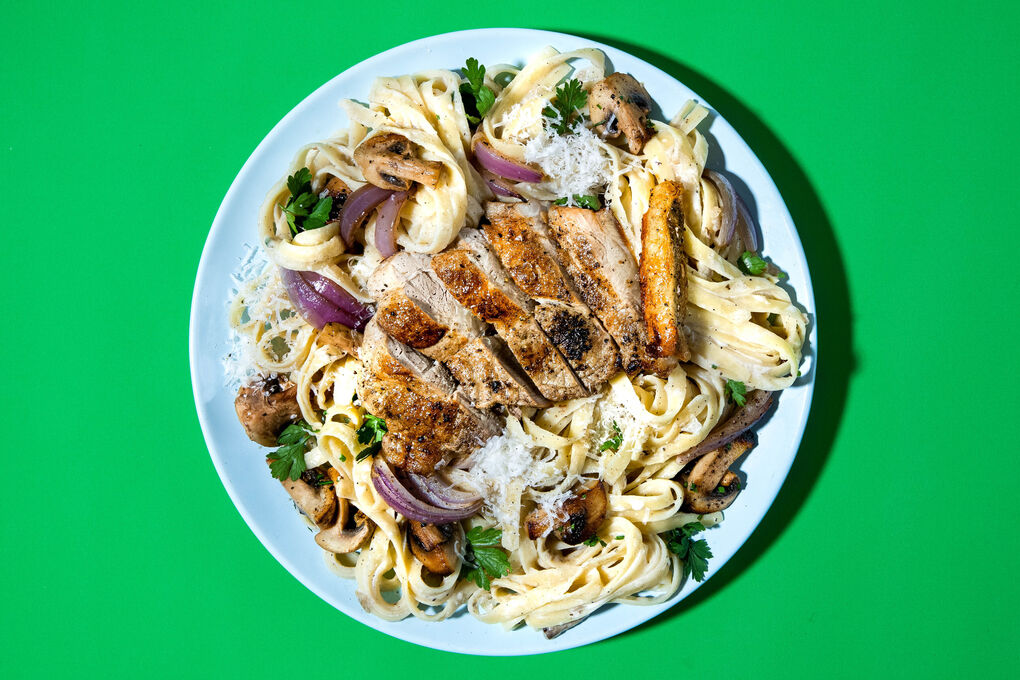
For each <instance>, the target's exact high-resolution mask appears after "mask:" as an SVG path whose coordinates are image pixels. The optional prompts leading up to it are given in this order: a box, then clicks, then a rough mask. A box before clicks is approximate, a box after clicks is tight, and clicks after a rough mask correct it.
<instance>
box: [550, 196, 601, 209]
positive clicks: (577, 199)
mask: <svg viewBox="0 0 1020 680" xmlns="http://www.w3.org/2000/svg"><path fill="white" fill-rule="evenodd" d="M572 198H573V199H574V203H575V204H576V205H578V206H580V207H582V208H587V209H588V210H601V209H602V201H600V200H599V197H598V196H592V195H591V194H584V195H583V196H582V195H581V194H574V195H573V196H572ZM569 202H570V201H569V200H568V199H567V197H566V196H564V197H563V198H557V199H556V200H555V201H553V204H554V205H566V204H567V203H569Z"/></svg>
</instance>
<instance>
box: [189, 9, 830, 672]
mask: <svg viewBox="0 0 1020 680" xmlns="http://www.w3.org/2000/svg"><path fill="white" fill-rule="evenodd" d="M485 34H494V35H498V36H499V39H501V40H506V39H508V38H510V39H512V36H513V35H514V34H517V35H522V34H523V35H527V36H528V38H542V39H544V40H547V44H550V45H556V42H555V41H556V40H557V39H566V40H568V41H571V42H573V41H582V42H584V43H585V44H586V46H590V47H594V48H597V49H599V50H601V51H602V52H603V53H604V54H606V55H607V56H609V57H610V58H611V54H612V53H614V52H618V53H621V54H625V55H627V56H628V57H630V58H632V59H634V60H636V61H639V62H640V63H641V64H642V65H643V66H644V67H645V68H647V69H649V70H650V71H654V72H657V73H658V74H659V75H660V76H661V77H663V78H666V79H668V80H670V81H672V82H675V83H678V84H679V85H680V86H682V87H683V88H685V89H687V90H690V91H691V92H694V90H693V89H692V88H690V87H689V86H687V85H686V84H684V83H683V82H682V81H680V80H679V79H678V78H676V77H674V76H672V75H670V74H669V73H667V72H666V71H664V70H662V69H660V68H659V67H657V66H656V65H654V64H652V63H649V62H648V61H646V60H644V59H642V58H640V57H638V56H636V55H633V54H631V53H629V52H627V51H626V50H625V49H622V48H618V47H614V46H612V45H608V44H605V43H602V42H600V41H598V40H595V39H593V38H590V37H588V36H584V35H576V34H571V33H565V32H560V31H549V30H543V29H533V28H519V27H489V28H475V29H466V30H460V31H449V32H446V33H438V34H435V35H430V36H425V37H422V38H418V39H416V40H412V41H410V42H406V43H402V44H400V45H395V46H393V47H391V48H389V49H386V50H384V51H382V52H378V53H376V54H374V55H372V56H370V57H368V58H366V59H363V60H362V61H360V62H358V63H356V64H352V65H351V66H349V67H348V68H346V69H344V70H343V71H341V72H339V73H337V74H336V75H335V76H333V77H332V78H330V79H329V80H327V81H326V82H325V83H323V84H321V85H320V86H319V87H317V88H315V89H314V90H313V91H312V92H310V93H309V94H308V95H306V96H305V97H304V98H303V99H302V100H301V101H300V102H299V103H298V104H296V105H295V106H294V107H293V108H291V109H290V110H289V111H288V112H287V113H286V114H285V115H284V116H283V118H281V119H280V120H279V121H278V122H277V123H276V124H275V125H274V126H273V127H272V128H271V129H270V130H269V132H268V133H266V135H265V137H264V138H263V139H262V140H261V141H260V142H259V143H258V145H256V147H255V149H254V150H252V152H251V154H250V155H249V156H248V158H247V159H246V160H245V162H244V164H243V165H242V166H241V169H240V170H239V171H238V173H237V175H235V177H234V179H233V181H232V182H231V183H230V186H229V187H228V189H227V192H226V193H225V194H224V197H223V199H222V201H221V202H220V204H219V206H218V207H217V210H216V214H215V216H214V217H213V220H212V222H211V224H210V227H209V231H208V233H207V234H206V239H205V242H204V244H203V247H202V252H201V255H200V259H199V265H198V268H197V270H196V274H195V286H194V289H193V293H192V300H191V306H190V310H189V324H188V363H189V368H190V372H191V384H192V395H193V399H194V402H195V407H196V411H197V415H198V420H199V425H200V427H201V430H202V436H203V439H204V441H205V444H206V448H207V449H208V452H209V457H210V459H211V460H212V463H213V466H214V468H215V469H216V473H217V475H218V476H219V478H220V483H221V484H223V487H224V489H225V490H226V491H227V495H228V496H229V498H230V501H231V503H232V504H233V505H234V509H235V510H236V511H237V512H238V514H240V515H241V518H242V519H243V520H244V522H245V524H246V525H247V526H248V528H249V529H250V530H251V531H252V533H253V534H254V535H255V537H256V538H257V539H258V540H259V542H260V543H261V544H262V546H263V547H264V548H265V549H266V550H268V551H269V553H270V554H271V555H272V556H273V558H274V559H276V560H277V562H279V563H280V565H281V566H283V567H284V569H286V570H287V572H288V573H289V575H290V576H291V577H292V578H295V579H296V580H297V581H298V582H299V583H301V584H302V585H303V586H304V587H305V588H307V589H308V590H310V591H311V592H313V593H314V594H315V595H316V596H317V597H319V598H320V599H321V600H323V601H324V602H325V603H326V604H328V605H330V606H331V607H333V608H334V609H336V610H337V611H338V612H340V613H342V614H344V615H346V616H348V617H349V618H351V619H353V620H355V621H358V622H360V623H362V624H364V625H366V626H368V627H370V628H372V629H374V630H376V631H379V632H380V633H383V634H384V635H387V636H389V637H396V638H397V639H400V640H403V641H405V642H410V643H412V644H416V645H420V646H422V647H426V648H429V649H435V650H439V651H444V652H450V653H456V654H467V655H473V656H497V657H501V656H526V655H532V654H546V653H551V652H557V651H564V650H567V649H573V648H576V647H581V646H584V645H588V644H592V643H594V642H599V641H601V640H606V639H609V638H612V637H615V636H617V635H619V634H621V633H624V632H626V631H628V630H631V629H633V628H635V627H637V626H639V625H642V624H644V623H646V622H648V621H650V620H651V619H653V618H655V617H656V616H658V615H660V614H663V613H665V612H666V611H669V610H671V609H672V608H673V607H675V606H676V605H678V604H679V603H680V602H682V601H683V600H685V599H686V598H687V597H689V596H690V595H691V594H692V593H693V592H695V591H696V590H697V589H698V588H700V587H701V586H703V585H704V584H705V583H707V582H708V580H709V579H710V578H712V577H713V576H715V575H716V574H717V573H719V572H720V571H721V570H722V569H723V568H724V567H725V565H726V564H727V563H728V562H729V561H730V559H732V557H733V556H734V555H736V554H737V553H738V552H739V551H740V550H741V549H742V548H743V547H744V544H745V543H746V542H747V540H748V539H749V538H750V536H751V535H752V534H753V533H754V532H755V531H756V530H757V528H758V526H759V525H760V524H761V522H762V521H763V520H764V518H765V517H766V516H767V515H768V513H769V511H770V510H771V509H772V507H773V505H774V504H775V501H776V498H778V496H779V494H780V492H781V491H782V488H783V486H784V485H785V483H786V479H787V477H788V476H789V472H790V469H791V468H792V467H793V464H794V462H795V461H796V459H797V456H798V455H799V452H800V447H801V445H802V443H803V438H804V433H805V431H806V429H807V424H808V421H809V418H810V411H811V405H812V403H813V398H814V388H815V381H816V379H817V372H818V360H819V359H818V323H817V312H816V308H815V295H814V285H813V281H812V277H811V273H810V262H809V261H808V259H807V257H806V254H805V253H804V246H803V242H802V240H801V238H800V232H799V230H798V228H797V225H796V223H795V222H794V221H793V217H792V215H791V214H790V211H789V208H788V206H787V204H786V201H785V199H784V198H783V196H782V193H781V192H780V190H779V187H778V186H777V185H776V183H775V180H774V179H773V178H772V175H771V174H770V173H769V172H768V169H767V168H765V166H764V164H763V163H762V162H761V159H759V158H758V155H757V154H756V153H755V152H754V149H753V148H752V147H751V145H750V144H748V143H747V141H746V140H745V139H744V138H743V137H742V136H741V135H740V133H739V132H738V131H737V130H736V129H735V128H733V126H732V125H730V123H729V122H728V121H727V120H726V119H725V118H724V117H723V116H722V115H721V114H720V113H719V111H718V110H717V109H715V108H714V107H712V105H711V103H710V102H709V101H708V100H707V99H705V98H704V97H702V96H701V95H700V94H699V93H696V92H695V94H696V96H697V99H698V101H699V102H700V103H701V104H703V105H704V106H705V107H706V108H708V109H709V110H710V111H712V113H713V114H714V119H713V124H722V125H725V126H726V127H728V128H730V130H731V131H732V133H733V134H734V135H735V136H736V137H737V138H738V139H739V140H740V142H742V143H743V144H744V146H745V147H746V148H747V150H748V151H749V155H750V161H751V162H752V163H754V164H755V165H757V169H758V170H759V171H760V173H761V175H762V176H763V177H764V179H765V181H767V182H768V183H769V185H771V189H772V190H773V191H774V193H775V195H776V196H777V197H778V198H779V201H778V205H776V206H774V208H773V209H774V210H776V211H778V212H779V213H780V214H781V216H782V217H784V218H785V220H786V222H787V223H788V224H789V225H790V227H791V233H792V236H793V243H794V246H795V247H796V253H795V254H796V256H797V257H798V258H799V260H800V262H801V263H803V269H804V287H805V290H806V293H807V295H806V297H804V298H803V299H802V298H801V297H800V296H799V293H798V297H797V298H796V302H797V304H799V305H800V306H801V307H802V308H803V309H804V310H805V311H806V313H807V314H808V315H809V322H808V323H809V325H808V328H807V331H806V337H805V346H807V344H808V341H809V340H811V344H810V354H809V356H810V357H811V364H810V368H809V372H808V373H807V374H806V376H805V377H807V378H808V380H807V381H806V382H805V383H803V384H799V385H797V386H796V387H797V388H798V390H801V391H803V392H804V397H805V398H804V404H803V407H802V412H801V414H800V415H799V417H798V432H797V434H796V436H795V437H794V441H795V445H794V446H793V455H792V456H790V458H789V463H788V464H786V465H785V467H784V468H783V469H782V470H779V469H777V470H776V472H777V473H779V474H777V478H778V479H779V484H778V486H777V487H776V493H775V495H773V497H772V498H771V499H770V500H769V501H768V504H767V505H766V506H765V507H764V508H763V510H762V512H761V515H760V517H757V518H756V519H755V520H754V521H753V522H750V523H748V524H747V525H746V526H745V527H744V531H743V534H742V535H741V536H739V537H738V540H737V543H736V548H735V549H734V550H733V552H732V554H730V555H728V556H727V557H726V558H725V559H724V560H722V561H721V562H718V563H717V565H714V566H713V569H712V571H711V572H710V574H708V575H707V576H706V578H705V579H704V580H703V581H701V582H695V583H693V587H691V588H690V589H689V590H686V592H684V590H685V589H684V588H683V587H681V589H680V590H678V591H677V592H676V593H674V594H673V595H672V596H671V597H670V599H668V600H667V601H666V602H664V603H662V604H660V605H657V606H655V607H648V608H647V609H648V612H649V613H648V615H647V616H643V617H638V618H637V620H635V621H633V622H630V621H628V622H625V623H624V624H623V625H619V626H615V627H614V626H611V625H610V626H603V627H594V626H593V627H591V628H590V629H589V630H590V631H591V632H590V633H589V634H586V635H580V636H579V635H577V634H575V635H570V636H569V637H568V638H567V639H563V638H558V639H555V640H549V641H548V644H549V646H548V648H543V649H531V648H526V649H517V648H508V649H500V650H496V651H493V650H486V651H474V650H472V649H469V648H467V649H466V648H461V647H456V646H451V645H449V644H447V643H449V642H450V641H449V640H446V639H443V638H441V637H440V636H436V635H433V636H431V637H423V636H420V635H417V634H414V633H413V632H412V631H410V630H407V631H401V632H400V633H396V632H394V631H392V630H387V629H386V628H384V626H386V625H389V624H393V623H397V624H399V623H400V622H390V621H384V620H383V619H380V618H378V617H376V616H373V615H372V614H369V613H368V612H365V611H348V610H347V609H346V608H344V607H342V606H341V605H340V604H338V603H336V602H334V601H333V599H332V598H331V597H330V596H329V595H328V594H327V593H325V592H324V591H322V590H321V589H320V588H318V587H316V586H315V585H313V584H312V583H309V582H308V580H306V579H305V578H302V577H301V576H299V573H300V572H301V568H300V567H299V566H298V565H297V564H296V563H295V562H294V560H292V559H290V558H289V557H288V556H287V555H286V554H285V553H284V552H283V551H282V550H280V549H279V548H278V547H277V546H276V545H275V543H274V541H272V540H271V539H270V537H269V535H268V534H267V532H266V531H265V530H264V529H263V528H262V526H261V525H260V524H259V523H258V522H256V521H255V520H254V518H253V517H252V516H250V514H249V513H248V512H247V511H246V510H244V509H243V508H244V504H243V503H241V502H240V491H239V490H238V489H237V488H236V486H235V485H234V483H233V482H232V481H231V479H230V477H229V475H227V473H226V470H225V467H224V463H223V462H222V458H223V457H222V455H221V454H220V453H219V451H218V450H217V447H216V446H215V445H214V439H213V437H212V436H211V426H210V424H209V416H208V414H207V413H206V412H205V410H204V408H203V403H202V400H201V399H200V394H199V378H198V375H199V371H198V366H197V360H198V357H199V352H200V348H199V347H198V333H197V326H198V324H197V322H196V318H197V316H198V311H199V308H200V305H201V283H202V281H203V279H204V278H205V274H206V272H207V271H208V270H209V268H210V267H211V266H212V264H211V262H212V256H211V244H212V242H213V234H214V232H215V231H216V230H217V227H218V225H219V224H220V222H221V221H222V220H223V219H224V218H223V214H224V210H225V207H226V206H228V205H229V204H230V203H231V202H232V197H233V196H234V194H236V193H237V192H238V191H239V187H240V186H241V185H242V184H244V182H245V180H246V179H247V177H248V175H249V174H251V173H252V172H253V167H254V165H255V160H256V158H257V157H258V156H261V155H262V153H263V151H264V149H265V148H266V147H268V146H269V145H270V144H271V143H272V141H273V139H274V138H275V137H276V136H278V135H279V134H280V131H281V130H282V129H284V128H285V127H286V126H287V125H288V124H289V122H290V121H291V120H292V119H293V118H295V117H297V116H298V115H299V114H300V113H301V112H302V111H303V110H304V109H305V108H307V107H308V106H310V105H311V104H310V102H311V101H312V100H314V99H316V96H317V95H318V94H319V93H320V92H321V91H322V90H325V89H327V88H329V87H330V86H331V84H332V83H333V82H334V81H335V80H337V79H339V78H342V77H343V76H345V75H346V74H347V73H349V72H350V71H352V70H354V69H359V70H361V69H367V68H370V67H371V66H372V64H374V63H376V62H377V61H382V60H384V59H386V58H387V57H389V56H391V54H392V53H393V52H396V51H399V50H408V49H413V48H416V47H426V46H427V45H428V44H429V43H431V42H434V41H440V40H448V39H450V38H453V37H460V38H467V37H468V36H472V37H473V36H479V35H485ZM525 57H526V55H524V56H522V57H521V58H525ZM337 578H338V579H339V578H340V577H339V576H337ZM617 606H621V605H617ZM476 623H477V625H479V626H492V625H495V624H487V623H482V622H480V621H478V622H476ZM435 625H437V632H440V631H441V628H439V627H438V626H441V625H442V622H441V621H440V622H436V624H435ZM574 630H575V631H577V632H578V633H580V632H581V627H578V628H576V629H574ZM586 632H587V631H586Z"/></svg>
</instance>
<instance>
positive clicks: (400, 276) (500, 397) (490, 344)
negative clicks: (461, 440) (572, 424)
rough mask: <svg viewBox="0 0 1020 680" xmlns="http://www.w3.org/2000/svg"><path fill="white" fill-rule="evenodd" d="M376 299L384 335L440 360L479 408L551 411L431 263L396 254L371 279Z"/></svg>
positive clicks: (507, 354)
mask: <svg viewBox="0 0 1020 680" xmlns="http://www.w3.org/2000/svg"><path fill="white" fill-rule="evenodd" d="M369 288H370V289H372V292H373V293H375V294H376V295H377V296H378V299H379V307H378V310H377V312H376V316H375V318H376V319H378V320H379V325H380V326H381V327H382V328H383V330H384V331H386V333H387V334H388V335H389V336H390V337H392V338H394V339H396V340H399V341H400V342H402V343H404V344H405V345H408V346H409V347H412V348H414V349H416V350H418V351H420V352H421V353H422V354H424V355H425V356H427V357H429V358H431V359H434V360H436V361H441V362H443V363H444V364H446V366H447V368H449V369H450V372H451V373H452V374H453V376H454V377H455V378H456V379H457V382H459V383H460V389H461V391H462V392H463V393H464V395H465V396H466V397H467V398H468V399H469V400H470V401H471V403H472V404H474V405H475V406H477V407H478V408H489V407H490V406H494V405H496V404H504V405H507V406H547V405H549V403H550V402H549V400H547V399H546V398H545V397H543V396H542V394H541V393H540V392H539V391H538V389H536V388H535V386H534V385H533V384H532V382H531V380H530V379H529V378H528V376H527V375H526V374H524V372H523V371H522V370H521V368H520V367H519V366H518V365H517V362H516V361H515V360H514V358H513V355H512V354H511V353H510V352H509V351H508V350H507V349H506V347H505V346H504V345H503V343H502V341H500V340H499V339H498V338H496V337H489V336H484V335H483V332H484V328H485V325H484V323H482V322H481V321H479V320H478V319H477V318H476V317H475V316H474V315H473V314H472V313H471V312H470V311H468V310H467V309H465V308H464V307H463V306H462V305H461V304H460V303H459V302H457V301H456V299H454V298H453V296H451V295H450V293H449V292H448V291H447V290H446V288H445V287H444V286H443V284H442V283H441V282H440V281H439V279H438V278H437V277H436V274H435V273H434V272H433V271H432V268H431V267H430V266H429V258H427V257H422V256H417V255H411V254H410V253H398V254H397V255H395V256H394V257H391V258H390V259H389V260H387V261H386V263H384V264H383V266H382V267H380V268H379V270H378V271H377V273H376V274H375V275H373V276H372V278H371V279H370V280H369Z"/></svg>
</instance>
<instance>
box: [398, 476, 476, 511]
mask: <svg viewBox="0 0 1020 680" xmlns="http://www.w3.org/2000/svg"><path fill="white" fill-rule="evenodd" d="M407 486H408V487H409V488H410V490H411V492H412V493H415V495H417V496H418V497H419V498H421V499H422V500H424V501H428V502H429V503H432V504H433V505H435V506H437V507H440V508H451V509H457V508H469V507H474V508H475V509H476V510H477V509H478V507H479V505H480V503H481V500H482V497H481V496H479V495H478V494H474V493H468V492H466V491H460V490H458V489H454V488H453V487H452V486H450V485H449V484H447V483H445V482H444V481H442V480H441V479H439V478H438V477H437V476H436V475H430V476H428V477H426V476H425V475H419V474H415V473H413V472H412V473H409V474H408V475H407Z"/></svg>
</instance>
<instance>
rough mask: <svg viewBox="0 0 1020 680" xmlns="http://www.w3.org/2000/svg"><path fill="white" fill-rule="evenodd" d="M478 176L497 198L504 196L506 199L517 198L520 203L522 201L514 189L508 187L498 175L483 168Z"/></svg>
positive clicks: (505, 181) (507, 183)
mask: <svg viewBox="0 0 1020 680" xmlns="http://www.w3.org/2000/svg"><path fill="white" fill-rule="evenodd" d="M480 174H481V176H482V179H484V180H485V183H486V184H488V185H489V188H490V189H492V193H494V194H496V195H497V196H506V197H507V198H518V199H520V200H522V201H523V200H524V197H523V196H521V195H520V194H519V193H517V192H516V191H514V188H513V187H512V186H511V185H510V182H509V181H508V180H505V179H503V178H502V177H500V176H499V175H497V174H495V173H493V172H489V171H488V170H486V169H484V168H483V169H482V170H481V173H480Z"/></svg>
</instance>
